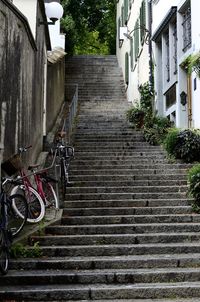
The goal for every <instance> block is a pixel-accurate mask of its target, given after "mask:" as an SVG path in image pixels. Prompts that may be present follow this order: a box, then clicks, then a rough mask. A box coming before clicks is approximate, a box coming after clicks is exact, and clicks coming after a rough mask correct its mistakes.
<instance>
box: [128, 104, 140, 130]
mask: <svg viewBox="0 0 200 302" xmlns="http://www.w3.org/2000/svg"><path fill="white" fill-rule="evenodd" d="M144 116H145V112H144V110H142V109H140V108H138V107H132V108H130V109H129V110H127V112H126V117H127V119H128V121H129V122H130V123H131V124H132V126H133V127H134V128H137V129H140V128H142V127H143V125H144Z"/></svg>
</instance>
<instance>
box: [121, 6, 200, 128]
mask: <svg viewBox="0 0 200 302" xmlns="http://www.w3.org/2000/svg"><path fill="white" fill-rule="evenodd" d="M199 12H200V1H197V0H167V1H166V0H146V1H145V0H134V1H133V0H119V1H118V2H117V25H118V30H117V58H118V62H119V65H120V66H121V68H122V71H123V74H124V79H125V83H126V88H127V97H128V101H130V102H133V103H134V102H135V100H137V99H139V92H138V87H139V86H140V85H141V84H143V83H145V82H150V83H151V81H152V77H151V75H152V73H153V75H154V90H155V106H154V108H155V110H156V112H157V113H158V115H160V116H166V117H168V118H169V119H170V120H171V121H172V122H173V123H174V125H175V126H176V127H179V128H200V114H199V113H200V80H199V79H198V78H197V75H196V74H195V72H193V73H192V75H188V74H187V72H186V69H185V68H184V62H185V60H186V59H187V58H188V56H189V55H190V54H196V53H199V52H200V18H199ZM145 29H146V30H145ZM124 33H125V35H124ZM127 33H128V38H127ZM149 35H150V36H151V39H149ZM151 63H152V64H153V68H152V64H151ZM152 70H153V72H152Z"/></svg>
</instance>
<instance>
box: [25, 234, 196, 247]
mask: <svg viewBox="0 0 200 302" xmlns="http://www.w3.org/2000/svg"><path fill="white" fill-rule="evenodd" d="M195 241H200V234H198V233H195V232H193V233H192V232H190V233H181V234H180V233H167V232H166V233H152V234H145V235H144V234H137V235H135V234H117V235H116V234H112V235H111V234H103V235H94V234H93V235H71V236H69V235H57V236H53V235H51V236H50V235H48V234H47V235H44V236H33V237H32V238H31V243H32V244H33V243H35V242H38V243H39V245H40V246H49V245H54V246H59V245H68V246H70V245H73V246H74V245H105V244H106V245H112V244H126V243H127V242H128V243H129V244H147V243H159V242H162V243H173V242H174V243H178V242H195Z"/></svg>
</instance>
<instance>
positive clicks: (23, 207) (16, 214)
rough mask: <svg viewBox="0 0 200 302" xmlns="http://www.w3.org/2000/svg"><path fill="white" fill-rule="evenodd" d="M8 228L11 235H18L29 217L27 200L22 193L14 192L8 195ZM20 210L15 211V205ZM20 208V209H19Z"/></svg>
mask: <svg viewBox="0 0 200 302" xmlns="http://www.w3.org/2000/svg"><path fill="white" fill-rule="evenodd" d="M8 202H9V203H10V205H9V206H8V230H9V231H10V234H11V236H12V237H13V238H14V237H16V236H17V235H18V234H19V233H20V232H21V231H22V229H23V227H24V225H25V223H26V221H27V217H28V204H27V200H26V199H25V198H24V196H22V195H21V194H13V195H11V196H9V197H8ZM14 204H15V205H16V206H17V209H18V211H15V209H14V206H13V205H14ZM19 209H20V211H19Z"/></svg>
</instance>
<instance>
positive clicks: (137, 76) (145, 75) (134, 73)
mask: <svg viewBox="0 0 200 302" xmlns="http://www.w3.org/2000/svg"><path fill="white" fill-rule="evenodd" d="M125 1H126V0H119V1H118V3H117V28H118V31H117V41H116V43H117V58H118V62H119V65H120V67H121V68H122V72H123V75H124V79H125V82H126V76H125V74H126V70H125V69H126V68H125V55H126V53H128V58H129V68H128V69H129V83H128V85H126V89H127V97H128V101H129V102H136V101H137V100H139V98H140V95H139V92H138V87H139V86H140V85H141V84H144V83H145V82H148V81H149V76H150V74H149V46H148V45H147V44H146V43H143V44H142V43H141V42H140V41H139V51H138V55H137V59H135V51H134V47H135V46H134V43H135V42H134V35H135V34H136V33H137V34H139V40H140V29H139V28H138V27H137V26H136V22H137V20H138V19H140V13H141V6H142V3H143V1H142V0H135V1H127V2H128V6H129V8H128V21H127V23H126V24H122V23H123V21H122V19H123V17H122V7H123V6H124V5H125ZM144 2H145V6H146V14H145V21H146V24H145V27H146V28H148V1H144ZM119 20H120V24H121V26H124V27H127V30H128V32H132V33H131V34H130V35H131V37H132V40H130V39H128V38H126V37H125V36H124V38H123V41H121V42H120V43H119ZM134 28H138V29H135V30H134V31H132V30H133V29H134ZM131 43H132V47H133V52H132V53H133V57H134V59H133V63H132V64H131Z"/></svg>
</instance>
